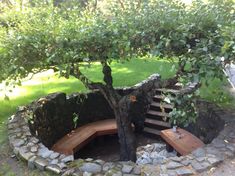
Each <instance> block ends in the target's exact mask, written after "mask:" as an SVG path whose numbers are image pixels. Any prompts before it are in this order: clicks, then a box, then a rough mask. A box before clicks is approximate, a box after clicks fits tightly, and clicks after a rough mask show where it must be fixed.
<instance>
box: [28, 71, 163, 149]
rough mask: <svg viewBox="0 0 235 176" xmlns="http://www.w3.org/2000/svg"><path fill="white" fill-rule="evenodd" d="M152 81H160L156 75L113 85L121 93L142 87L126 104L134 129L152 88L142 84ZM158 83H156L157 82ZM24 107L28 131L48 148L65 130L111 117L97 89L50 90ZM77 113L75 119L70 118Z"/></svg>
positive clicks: (142, 116) (140, 122) (141, 122)
mask: <svg viewBox="0 0 235 176" xmlns="http://www.w3.org/2000/svg"><path fill="white" fill-rule="evenodd" d="M152 80H156V82H157V83H160V76H159V75H158V74H153V75H151V76H150V77H149V78H148V79H146V80H144V81H142V82H140V83H139V84H136V85H135V86H132V87H125V88H117V89H116V90H117V91H118V93H119V94H120V95H121V96H124V95H127V94H129V93H131V92H133V91H134V90H136V89H138V88H140V87H141V88H142V89H141V90H143V91H142V92H140V93H139V94H138V95H137V96H136V98H137V101H136V102H133V103H132V104H131V107H130V112H129V116H130V119H132V122H133V123H134V124H135V129H142V128H143V127H144V126H143V125H144V120H145V114H146V111H147V107H148V105H149V104H150V102H151V98H152V94H153V93H154V90H153V91H150V92H147V91H145V86H146V83H148V82H151V81H152ZM159 86H160V84H159ZM26 109H28V113H29V115H28V122H29V128H30V131H31V133H32V134H33V135H34V136H36V137H37V138H38V139H39V140H40V141H41V142H42V143H43V144H44V145H45V146H46V147H48V148H51V147H52V145H53V144H54V143H56V141H58V140H59V139H60V138H62V137H63V136H64V135H66V134H67V133H69V132H70V131H71V130H73V129H74V128H75V127H79V126H82V125H84V124H87V123H91V122H96V121H99V120H104V119H110V118H114V112H113V110H112V109H111V107H110V106H109V104H108V102H107V101H106V99H105V98H104V96H103V95H102V94H101V93H100V92H99V91H94V92H89V93H86V94H85V93H80V94H79V93H74V94H71V95H69V96H66V94H65V93H53V94H49V95H47V96H45V97H42V98H40V99H38V100H36V101H34V102H33V103H31V104H30V105H29V106H28V107H27V108H26ZM75 115H77V117H78V120H77V122H74V121H73V118H74V116H75Z"/></svg>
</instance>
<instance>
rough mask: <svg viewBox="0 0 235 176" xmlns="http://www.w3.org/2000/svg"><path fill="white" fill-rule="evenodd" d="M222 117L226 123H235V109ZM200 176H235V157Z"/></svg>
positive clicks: (226, 112)
mask: <svg viewBox="0 0 235 176" xmlns="http://www.w3.org/2000/svg"><path fill="white" fill-rule="evenodd" d="M234 96H235V94H234ZM221 116H222V117H223V118H224V120H225V121H226V123H235V110H234V109H230V110H226V111H224V113H223V114H221ZM199 176H235V156H233V157H232V158H230V159H226V160H225V161H224V162H223V163H221V164H220V165H218V166H217V167H214V168H211V169H210V170H209V171H206V172H204V173H201V174H200V175H199Z"/></svg>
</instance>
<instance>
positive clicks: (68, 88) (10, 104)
mask: <svg viewBox="0 0 235 176" xmlns="http://www.w3.org/2000/svg"><path fill="white" fill-rule="evenodd" d="M173 64H174V63H173V62H166V61H163V60H159V59H135V60H131V61H128V62H125V63H117V62H113V63H112V64H111V66H112V70H113V77H114V85H115V86H118V87H119V86H131V85H134V84H136V83H138V82H140V81H142V80H143V79H145V78H147V77H148V76H149V75H151V74H152V73H160V74H161V75H162V77H163V78H167V77H170V76H172V75H173V74H174V73H175V70H174V69H172V68H173V67H172V65H173ZM83 72H84V73H85V74H86V75H87V76H88V77H89V78H90V79H92V80H94V81H100V80H102V73H101V66H100V64H98V63H96V64H93V65H91V66H90V68H87V67H84V68H83ZM225 84H227V83H226V81H224V82H221V81H219V80H213V81H210V86H209V87H202V88H201V95H202V97H204V98H206V99H209V100H211V101H216V102H220V103H221V104H222V105H226V106H227V105H229V104H231V102H232V101H233V99H231V98H230V96H229V94H228V93H225V94H221V92H222V86H223V85H225ZM58 91H62V92H66V93H72V92H77V91H79V92H81V91H86V89H85V87H84V86H83V85H82V84H81V83H80V82H79V81H78V80H76V79H74V78H70V79H64V78H59V77H58V75H57V74H54V73H53V72H52V71H51V72H50V71H48V72H45V73H43V74H40V75H37V76H35V77H34V78H33V79H32V80H29V81H25V82H24V83H23V86H21V87H18V88H16V89H15V90H14V91H13V93H11V94H10V95H9V96H10V101H4V100H3V97H4V96H3V94H2V95H1V94H0V143H1V142H3V141H6V136H7V135H6V131H7V130H6V125H5V124H6V121H7V118H8V117H9V116H10V115H11V114H13V113H14V112H15V111H16V108H17V107H18V106H20V105H26V104H28V103H30V102H31V101H33V100H35V99H37V98H39V97H41V96H43V95H46V94H48V93H52V92H58Z"/></svg>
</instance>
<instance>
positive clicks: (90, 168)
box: [80, 163, 102, 173]
mask: <svg viewBox="0 0 235 176" xmlns="http://www.w3.org/2000/svg"><path fill="white" fill-rule="evenodd" d="M80 170H81V171H83V172H90V173H99V172H101V170H102V168H101V166H100V165H99V164H96V163H84V164H83V165H82V167H80Z"/></svg>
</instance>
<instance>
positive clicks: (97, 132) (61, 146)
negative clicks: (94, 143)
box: [52, 119, 117, 155]
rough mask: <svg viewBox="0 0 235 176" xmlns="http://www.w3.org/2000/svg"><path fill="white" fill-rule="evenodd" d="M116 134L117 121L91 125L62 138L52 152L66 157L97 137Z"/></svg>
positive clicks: (105, 121)
mask: <svg viewBox="0 0 235 176" xmlns="http://www.w3.org/2000/svg"><path fill="white" fill-rule="evenodd" d="M116 133H117V125H116V120H115V119H108V120H102V121H98V122H93V123H89V124H87V125H84V126H82V127H79V128H77V129H76V130H73V131H71V132H70V133H68V134H67V135H65V136H64V137H62V138H61V139H60V140H59V141H57V142H56V143H55V144H54V145H53V147H52V150H54V151H56V152H58V153H63V154H65V155H72V154H74V153H75V152H76V151H78V150H80V149H81V148H82V147H84V146H85V145H87V144H88V143H89V142H90V141H91V140H93V139H94V138H95V137H97V136H102V135H108V134H116Z"/></svg>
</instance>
